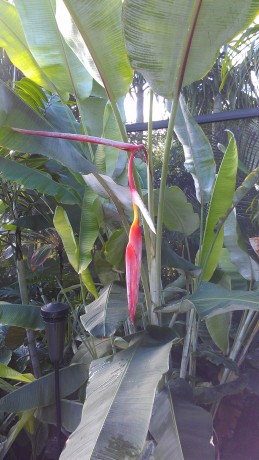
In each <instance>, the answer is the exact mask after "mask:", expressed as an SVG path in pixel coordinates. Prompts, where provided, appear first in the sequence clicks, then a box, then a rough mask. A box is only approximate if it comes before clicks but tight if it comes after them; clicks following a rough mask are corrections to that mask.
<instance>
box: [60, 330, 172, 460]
mask: <svg viewBox="0 0 259 460" xmlns="http://www.w3.org/2000/svg"><path fill="white" fill-rule="evenodd" d="M171 340H172V336H171V331H168V330H164V329H160V328H155V327H154V328H152V329H151V330H150V331H149V333H147V332H143V333H139V334H136V335H135V336H134V337H133V339H132V341H131V343H130V346H129V347H128V348H127V349H126V350H123V351H120V352H119V353H116V354H115V355H114V356H112V357H109V358H102V359H99V360H97V361H94V362H93V364H92V366H91V368H90V383H89V385H88V387H87V394H86V401H85V404H84V408H83V413H82V419H81V423H80V425H79V426H78V428H77V429H76V431H75V432H74V433H72V435H71V436H70V438H69V441H68V443H67V446H66V448H65V450H64V451H63V453H62V454H61V457H60V459H62V460H65V459H69V460H70V459H71V458H76V459H77V460H90V459H91V460H100V458H102V459H103V460H108V459H109V460H111V459H112V460H125V458H127V457H128V458H132V459H133V458H136V457H137V456H138V455H139V454H140V453H141V450H142V449H143V447H144V443H145V438H146V434H147V431H148V425H149V420H150V417H151V412H152V406H153V401H154V397H155V390H156V387H157V384H158V382H159V380H160V378H161V376H162V375H163V374H164V373H165V372H166V371H167V370H168V356H169V352H170V348H171ZM122 407H123V413H122V412H121V408H122ZM86 433H87V435H86Z"/></svg>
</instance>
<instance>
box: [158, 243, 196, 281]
mask: <svg viewBox="0 0 259 460" xmlns="http://www.w3.org/2000/svg"><path fill="white" fill-rule="evenodd" d="M162 266H163V267H173V268H176V269H178V270H182V271H184V272H189V273H191V275H192V276H193V277H197V276H199V275H200V273H201V269H200V268H199V267H197V265H194V264H193V263H192V262H189V260H186V259H184V258H183V257H180V256H178V254H176V252H175V251H173V249H172V248H171V247H170V245H169V244H168V243H167V242H166V241H163V243H162Z"/></svg>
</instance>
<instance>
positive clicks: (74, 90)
mask: <svg viewBox="0 0 259 460" xmlns="http://www.w3.org/2000/svg"><path fill="white" fill-rule="evenodd" d="M15 6H16V8H17V10H18V13H19V16H20V19H21V22H22V25H23V30H24V34H25V36H26V41H27V43H28V45H29V48H30V51H31V53H32V54H33V56H34V57H35V59H36V61H37V63H38V64H39V66H40V68H41V69H42V70H43V71H44V73H45V74H46V75H47V77H48V78H49V79H50V80H51V81H52V82H53V83H54V84H55V86H56V88H57V89H58V91H59V93H60V94H61V95H62V94H64V93H66V92H67V93H71V94H74V95H75V97H76V101H77V104H78V107H79V110H80V115H81V121H82V125H83V127H84V131H85V132H87V129H86V126H87V123H86V119H85V118H86V114H85V112H84V110H81V101H82V103H83V101H84V100H85V99H86V98H87V97H89V96H90V94H91V91H92V81H93V79H92V77H91V76H90V74H89V73H88V72H87V70H86V69H85V67H84V66H83V64H82V63H81V62H80V60H79V59H78V58H77V56H76V55H75V54H74V52H73V51H72V50H71V48H70V47H69V46H68V45H67V43H66V42H65V40H64V38H63V36H62V34H61V32H60V30H59V28H58V25H57V20H56V18H57V13H56V2H55V0H28V1H27V0H16V2H15ZM53 45H54V46H53ZM21 70H22V69H21Z"/></svg>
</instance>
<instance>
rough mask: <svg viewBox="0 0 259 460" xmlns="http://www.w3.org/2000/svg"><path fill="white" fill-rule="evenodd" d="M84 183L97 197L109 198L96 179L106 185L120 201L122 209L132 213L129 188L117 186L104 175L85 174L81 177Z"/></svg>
mask: <svg viewBox="0 0 259 460" xmlns="http://www.w3.org/2000/svg"><path fill="white" fill-rule="evenodd" d="M83 177H84V180H85V182H86V183H87V185H88V186H89V187H91V189H92V190H93V191H94V192H95V193H96V194H97V195H99V196H102V197H103V198H110V196H109V194H108V193H107V191H106V189H105V188H104V187H103V186H102V184H101V183H100V181H99V180H98V177H101V179H102V180H103V181H104V182H105V183H106V184H107V186H108V187H109V188H110V189H111V191H112V192H113V193H114V195H115V196H116V198H117V199H118V200H119V201H120V203H121V204H122V206H123V207H124V209H126V210H127V211H132V199H131V195H130V190H129V187H123V186H122V185H119V184H117V183H116V182H114V180H112V178H111V177H109V176H106V175H104V174H87V175H86V176H83Z"/></svg>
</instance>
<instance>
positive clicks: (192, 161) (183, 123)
mask: <svg viewBox="0 0 259 460" xmlns="http://www.w3.org/2000/svg"><path fill="white" fill-rule="evenodd" d="M174 130H175V133H176V135H177V137H178V139H179V140H180V142H181V144H182V146H183V150H184V155H185V162H184V166H185V168H186V170H187V171H188V172H189V173H191V175H192V177H193V180H194V184H195V188H196V196H197V199H198V200H199V201H201V200H202V202H204V203H208V202H209V200H210V196H211V192H212V188H213V185H214V181H215V173H216V166H215V161H214V158H213V152H212V148H211V146H210V143H209V141H208V139H207V137H206V136H205V134H204V132H203V131H202V129H201V128H200V126H199V125H198V123H197V122H196V121H195V120H194V118H193V117H192V116H191V114H190V112H189V110H188V107H187V105H186V103H185V101H184V98H183V96H180V99H179V105H178V111H177V116H176V120H175V126H174Z"/></svg>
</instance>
